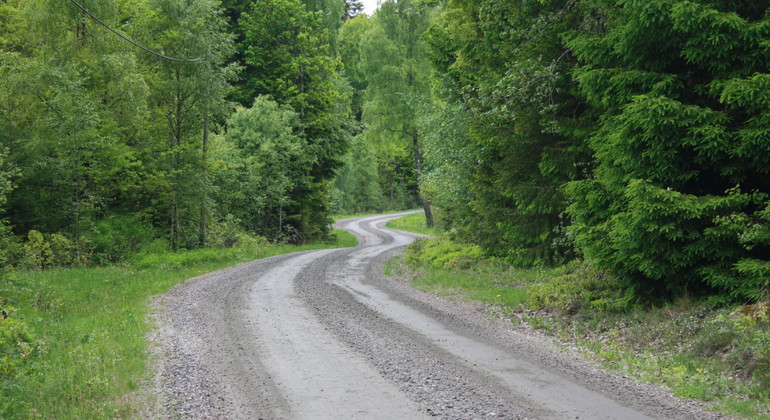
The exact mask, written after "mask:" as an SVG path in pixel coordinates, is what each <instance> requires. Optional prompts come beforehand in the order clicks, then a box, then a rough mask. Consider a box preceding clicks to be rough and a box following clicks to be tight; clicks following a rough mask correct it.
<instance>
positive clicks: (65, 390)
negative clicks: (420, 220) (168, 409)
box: [0, 231, 356, 419]
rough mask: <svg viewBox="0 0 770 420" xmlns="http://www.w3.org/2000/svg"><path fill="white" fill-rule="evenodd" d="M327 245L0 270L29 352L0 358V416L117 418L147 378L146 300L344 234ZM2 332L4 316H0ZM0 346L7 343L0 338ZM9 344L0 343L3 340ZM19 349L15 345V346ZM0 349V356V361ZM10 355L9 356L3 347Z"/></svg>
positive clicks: (342, 240) (1, 290)
mask: <svg viewBox="0 0 770 420" xmlns="http://www.w3.org/2000/svg"><path fill="white" fill-rule="evenodd" d="M336 238H337V240H336V241H335V242H333V243H317V244H312V245H307V246H288V245H264V244H262V245H255V246H251V247H247V248H230V249H201V250H193V251H185V252H179V253H173V254H172V253H164V254H155V255H145V256H143V257H139V258H137V259H136V261H135V262H134V263H133V264H123V265H117V266H110V267H98V268H68V269H55V270H45V271H19V272H14V273H9V274H7V275H6V276H5V278H4V279H3V280H2V284H0V305H2V307H3V308H4V309H7V310H8V312H10V317H9V319H13V320H14V322H18V321H21V322H23V323H25V324H26V326H27V330H29V332H30V334H29V336H31V337H29V336H27V338H25V340H28V341H30V343H28V345H26V347H23V348H30V349H32V350H31V351H29V352H27V351H24V352H20V351H17V353H19V354H21V356H19V357H17V360H16V362H15V363H14V364H12V365H11V364H9V365H8V366H10V367H8V366H6V365H0V366H6V367H8V369H5V370H0V418H3V419H21V418H25V419H26V418H37V417H41V418H61V419H69V418H88V419H98V418H105V419H106V418H117V417H119V418H126V417H135V416H137V414H136V412H135V411H134V410H135V407H132V405H131V402H132V399H131V398H129V396H130V395H131V394H132V392H133V391H135V390H137V389H138V388H139V387H140V385H141V384H142V383H144V382H146V381H147V379H148V376H149V375H148V371H147V370H148V365H147V357H148V352H147V351H148V344H147V342H146V338H145V334H146V333H147V332H148V331H149V329H150V328H151V325H150V324H149V323H148V321H147V313H148V307H147V302H148V298H149V297H150V296H152V295H155V294H159V293H163V292H165V291H167V290H169V289H170V288H171V287H172V286H174V285H176V284H178V283H180V282H182V281H184V280H185V279H188V278H190V277H194V276H197V275H200V274H203V273H206V272H210V271H214V270H217V269H221V268H224V267H227V266H231V265H234V264H237V263H240V262H244V261H250V260H254V259H257V258H264V257H268V256H272V255H277V254H284V253H288V252H295V251H303V250H310V249H320V248H330V247H341V246H351V245H355V243H356V239H355V237H354V236H353V235H351V234H349V233H347V232H341V231H337V232H336ZM1 322H3V324H0V326H2V327H6V328H5V329H3V328H0V333H3V331H11V330H10V327H11V326H13V324H12V323H9V322H7V320H5V321H1ZM3 337H4V336H2V334H0V351H4V350H3V349H6V350H5V351H8V350H7V349H8V348H10V349H12V350H13V349H16V348H17V347H14V346H16V344H17V343H13V342H10V341H9V340H5V341H3ZM9 342H10V344H9V346H6V347H3V346H2V345H3V343H5V344H8V343H9ZM18 348H22V347H18ZM3 356H4V354H3V353H0V359H2V358H3ZM11 356H14V355H13V354H11Z"/></svg>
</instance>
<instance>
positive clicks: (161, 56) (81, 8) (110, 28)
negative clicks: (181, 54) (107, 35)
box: [70, 0, 209, 63]
mask: <svg viewBox="0 0 770 420" xmlns="http://www.w3.org/2000/svg"><path fill="white" fill-rule="evenodd" d="M70 2H72V3H73V4H74V5H75V6H77V7H79V8H80V10H82V11H83V12H85V14H87V15H88V16H90V17H91V19H93V20H95V21H97V22H98V23H99V24H100V25H102V26H104V27H105V28H107V29H109V30H110V32H112V33H114V34H115V35H117V36H119V37H121V38H123V40H125V41H128V42H130V43H131V44H133V45H135V46H137V47H139V48H141V49H143V50H144V51H147V52H148V53H150V54H153V55H156V56H158V57H160V58H165V59H166V60H171V61H185V62H188V63H191V62H195V61H203V60H208V59H209V57H200V58H176V57H170V56H168V55H165V54H161V53H159V52H156V51H153V50H151V49H149V48H147V47H145V46H143V45H140V44H138V43H137V42H135V41H134V40H132V39H131V38H129V37H127V36H125V35H123V34H121V33H120V32H118V31H116V30H115V29H112V27H110V25H108V24H106V23H104V22H103V21H102V20H101V19H99V18H98V17H96V16H94V14H93V13H91V12H89V11H88V9H86V8H85V7H83V5H81V4H80V3H78V2H77V1H75V0H70Z"/></svg>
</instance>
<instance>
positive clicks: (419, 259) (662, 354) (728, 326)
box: [386, 238, 770, 419]
mask: <svg viewBox="0 0 770 420" xmlns="http://www.w3.org/2000/svg"><path fill="white" fill-rule="evenodd" d="M386 274H388V275H400V276H406V277H407V278H409V279H410V281H411V282H412V284H413V285H414V286H415V287H417V288H420V289H423V290H431V291H434V292H435V293H437V294H439V295H444V296H449V297H452V298H459V299H473V300H477V301H481V302H486V303H488V304H492V305H494V306H495V307H496V308H497V309H498V310H497V311H496V312H497V313H500V314H502V315H504V316H506V317H508V318H509V319H510V320H511V321H512V322H515V323H518V322H521V320H523V321H524V322H526V323H527V324H529V326H530V327H532V328H536V329H540V330H542V331H544V332H546V333H548V334H551V335H553V336H555V337H557V338H558V339H559V340H560V341H561V342H569V343H572V344H574V345H576V346H577V347H578V348H579V349H581V351H582V352H583V353H584V354H585V355H586V356H587V357H589V358H590V359H593V360H594V361H596V363H599V364H601V365H602V366H603V367H605V368H606V369H608V370H611V371H615V372H619V373H622V374H623V375H627V376H631V377H635V378H637V379H639V380H641V381H645V382H652V383H658V384H663V385H666V386H668V387H669V388H670V389H671V390H672V392H673V393H674V394H675V395H677V396H680V397H683V398H692V399H697V400H700V401H703V402H704V403H706V404H707V405H709V406H710V407H711V409H713V410H715V411H720V412H723V413H726V414H727V415H730V416H739V417H744V418H752V419H770V344H768V343H770V319H768V318H769V317H768V316H767V315H763V314H761V313H760V314H759V315H756V314H754V315H751V316H748V315H745V314H742V313H741V312H740V311H738V310H736V308H715V307H713V306H712V305H710V304H709V303H708V302H707V301H703V302H697V301H693V300H691V299H688V298H686V297H685V298H681V299H679V300H678V301H676V302H672V303H669V304H667V305H664V306H660V307H642V306H640V305H639V304H638V303H636V300H635V299H634V298H633V296H632V295H630V294H629V293H628V292H627V291H626V290H625V289H623V288H622V287H621V286H620V283H619V282H618V281H617V280H616V279H615V278H613V276H612V275H611V274H609V273H607V272H606V270H600V269H597V268H594V267H592V266H591V265H589V264H586V263H584V262H575V263H571V264H568V265H566V266H562V267H556V268H531V269H516V268H513V267H510V266H506V265H504V264H502V263H501V262H499V261H497V260H495V259H492V258H488V257H485V256H484V254H483V252H482V251H481V250H480V249H479V248H478V247H476V246H474V245H464V244H458V243H455V242H452V241H449V240H447V239H446V238H434V239H428V240H419V241H417V242H415V243H414V244H413V245H411V246H410V247H409V248H408V249H407V251H406V255H405V257H404V258H402V259H400V260H393V261H391V262H389V263H388V264H387V265H386ZM744 312H745V308H744Z"/></svg>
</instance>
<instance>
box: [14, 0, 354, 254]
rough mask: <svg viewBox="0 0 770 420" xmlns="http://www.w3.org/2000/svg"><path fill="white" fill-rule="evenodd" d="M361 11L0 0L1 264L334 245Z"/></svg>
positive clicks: (271, 2)
mask: <svg viewBox="0 0 770 420" xmlns="http://www.w3.org/2000/svg"><path fill="white" fill-rule="evenodd" d="M82 9H85V10H82ZM358 11H360V4H357V3H351V4H346V3H345V2H344V0H308V1H306V2H303V1H302V0H260V1H224V2H220V1H216V0H185V1H182V0H107V1H104V0H78V1H61V0H31V1H29V0H3V1H2V2H0V84H1V85H2V88H0V125H1V126H2V128H1V129H0V266H31V267H46V266H57V265H59V266H60V265H70V264H91V263H102V262H112V261H118V260H121V259H124V258H126V257H127V256H129V255H131V254H133V253H136V252H139V251H141V250H143V249H171V250H176V249H183V248H196V247H201V246H212V245H213V246H228V245H232V244H233V243H234V242H236V241H238V238H239V237H243V235H247V236H249V235H250V236H254V235H259V236H264V237H267V238H269V239H270V240H274V241H287V242H292V243H300V242H304V241H306V240H309V239H317V238H324V237H325V236H326V235H327V234H328V232H329V223H330V216H329V215H330V208H329V199H328V196H329V190H330V183H331V182H332V178H333V176H334V173H335V170H337V169H338V168H339V167H340V166H341V165H342V163H343V162H342V159H343V155H344V153H345V151H346V150H347V148H348V144H349V142H350V137H351V133H352V131H353V126H354V123H353V121H354V120H353V119H352V117H351V111H350V106H349V102H350V97H351V89H350V87H349V86H348V83H347V82H346V81H345V79H344V78H343V77H342V76H341V74H340V69H341V64H340V60H339V56H338V53H337V39H336V38H337V32H338V29H339V27H340V26H341V24H342V21H343V19H345V18H347V17H348V16H349V15H350V14H355V13H357V12H358ZM87 13H90V14H92V15H93V17H92V16H89V15H88V14H87ZM96 19H99V20H101V21H102V22H103V23H104V25H102V24H101V23H100V22H98V21H97V20H96ZM106 26H109V29H108V28H107V27H106ZM111 29H114V30H115V31H117V32H118V33H120V34H121V35H123V36H125V37H126V38H128V39H130V40H131V41H133V42H134V43H136V44H139V45H140V46H141V47H143V48H145V49H146V50H150V51H146V50H143V49H140V48H139V47H137V46H135V45H132V43H130V42H128V41H127V40H125V39H123V38H121V37H118V36H116V35H115V34H114V33H112V32H111ZM156 53H157V54H156ZM161 55H163V56H165V57H163V56H161Z"/></svg>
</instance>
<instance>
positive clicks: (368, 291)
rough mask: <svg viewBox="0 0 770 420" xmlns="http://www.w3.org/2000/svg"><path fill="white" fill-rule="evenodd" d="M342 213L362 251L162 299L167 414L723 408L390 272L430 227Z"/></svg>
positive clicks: (222, 278)
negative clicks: (397, 226) (598, 362)
mask: <svg viewBox="0 0 770 420" xmlns="http://www.w3.org/2000/svg"><path fill="white" fill-rule="evenodd" d="M400 216H401V215H400V214H394V215H387V216H369V217H363V218H356V219H348V220H345V221H340V222H338V227H341V228H344V229H347V230H349V231H351V232H353V233H354V234H356V236H358V238H359V243H360V245H359V246H358V247H356V248H347V249H338V250H320V251H309V252H303V253H296V254H288V255H282V256H277V257H272V258H267V259H263V260H257V261H253V262H250V263H245V264H241V265H238V266H236V267H233V268H230V269H227V270H223V271H219V272H216V273H211V274H208V275H205V276H201V277H197V278H194V279H190V280H188V281H187V282H186V283H184V284H183V285H180V286H178V287H176V288H175V289H173V290H171V291H170V292H168V293H166V294H164V295H162V296H160V297H158V299H157V300H156V301H155V305H156V308H157V310H156V313H155V318H156V322H157V324H158V329H157V330H156V331H154V332H153V334H152V337H151V339H152V340H153V341H154V342H155V343H156V345H155V350H156V357H155V365H156V370H157V374H156V380H155V392H156V393H157V395H158V402H159V403H158V404H157V407H155V409H154V412H153V413H152V416H153V417H157V418H227V419H236V418H241V419H260V418H264V419H295V418H296V419H340V418H349V419H375V418H382V419H395V418H398V419H419V418H427V417H438V418H445V419H481V418H506V419H517V418H530V419H533V418H534V419H564V418H596V419H600V418H607V419H632V418H640V419H641V418H661V419H663V418H665V419H670V418H682V419H685V418H692V419H695V418H697V419H703V418H719V416H718V415H716V414H714V413H710V412H708V411H704V410H703V409H702V407H701V406H699V405H698V404H696V403H692V402H686V401H682V400H679V399H676V398H674V397H672V396H671V395H670V394H669V393H667V392H666V391H664V390H662V389H660V388H657V387H653V386H649V385H643V384H638V383H635V382H633V381H631V380H629V379H626V378H623V377H621V376H618V375H613V374H609V373H606V372H604V371H602V370H600V369H598V368H596V367H595V366H593V365H591V364H590V363H587V362H585V361H583V360H582V359H581V358H580V357H579V356H577V355H576V353H575V352H573V351H565V349H564V348H563V347H561V346H558V345H557V344H556V343H554V342H553V341H552V340H550V339H548V338H546V337H543V336H541V335H538V334H537V333H536V332H532V331H527V330H526V329H523V328H521V329H514V327H513V325H512V324H511V323H510V322H509V321H504V320H500V319H495V318H493V317H491V316H490V313H489V311H488V310H487V308H486V307H484V306H483V305H479V304H474V303H467V302H458V301H451V300H448V299H444V298H440V297H437V296H436V295H434V294H432V293H428V292H421V291H416V290H414V289H412V288H411V287H410V286H409V284H408V282H407V281H406V280H405V279H399V278H394V277H385V276H383V275H382V272H383V267H382V265H383V263H384V262H385V261H387V260H388V259H389V258H391V257H393V256H394V255H396V254H397V253H398V252H400V250H401V249H402V248H403V247H404V246H405V245H407V244H408V243H409V242H411V241H412V240H413V239H414V238H415V237H417V236H419V235H413V234H406V233H403V232H396V231H392V230H388V229H384V228H383V227H382V225H384V223H385V222H386V221H387V220H389V219H393V218H397V217H400Z"/></svg>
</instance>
